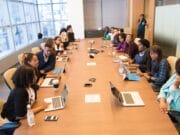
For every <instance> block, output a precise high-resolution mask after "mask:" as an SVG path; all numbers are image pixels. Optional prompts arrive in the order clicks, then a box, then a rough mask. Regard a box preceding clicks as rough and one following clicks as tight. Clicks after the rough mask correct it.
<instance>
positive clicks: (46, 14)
mask: <svg viewBox="0 0 180 135" xmlns="http://www.w3.org/2000/svg"><path fill="white" fill-rule="evenodd" d="M38 8H39V13H40V14H39V19H40V21H52V9H51V5H50V4H47V5H39V7H38Z"/></svg>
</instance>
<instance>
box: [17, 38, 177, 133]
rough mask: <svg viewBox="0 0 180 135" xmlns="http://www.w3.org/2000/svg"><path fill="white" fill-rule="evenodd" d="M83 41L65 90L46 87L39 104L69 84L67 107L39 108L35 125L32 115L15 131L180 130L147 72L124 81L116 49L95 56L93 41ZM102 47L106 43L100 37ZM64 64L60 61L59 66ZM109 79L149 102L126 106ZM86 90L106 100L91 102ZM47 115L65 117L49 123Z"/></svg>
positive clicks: (69, 65)
mask: <svg viewBox="0 0 180 135" xmlns="http://www.w3.org/2000/svg"><path fill="white" fill-rule="evenodd" d="M89 40H90V39H85V40H81V41H80V42H79V43H78V44H79V45H78V49H77V50H76V49H74V50H72V53H71V54H69V57H70V61H69V62H67V66H66V73H65V74H63V75H62V79H61V82H60V86H59V90H58V91H57V92H54V90H53V88H40V90H39V91H38V98H37V102H36V106H38V105H41V103H42V102H43V100H44V98H47V97H52V96H58V95H60V94H61V92H62V89H63V85H64V84H65V83H66V84H67V86H68V88H69V95H68V100H67V103H66V107H65V108H64V109H62V110H56V111H51V112H44V111H42V112H39V113H38V114H36V115H35V120H36V125H35V126H33V127H29V126H28V125H27V121H26V119H24V120H22V121H21V123H22V125H21V126H20V127H19V128H18V129H17V130H16V131H15V135H50V134H52V135H59V134H63V135H99V134H102V135H178V132H177V130H176V129H175V127H174V125H173V123H172V122H171V120H170V118H169V117H168V115H167V114H163V113H161V112H160V109H159V105H158V102H157V100H156V96H157V94H156V93H154V92H153V90H152V88H151V87H150V85H149V84H148V82H147V81H146V80H145V78H144V77H141V80H140V81H123V79H122V76H121V75H120V74H119V73H118V68H119V64H118V63H114V62H113V56H110V55H109V52H110V51H111V50H112V49H110V48H103V50H104V52H101V53H99V54H97V55H96V56H95V58H94V59H90V58H89V56H88V53H87V52H88V50H87V48H88V47H90V45H89V43H88V41H89ZM94 40H95V45H93V47H94V48H96V49H102V48H101V47H100V46H101V45H102V44H103V43H104V42H103V41H102V40H101V39H98V38H95V39H94ZM87 62H96V66H87V65H86V63H87ZM63 65H64V63H62V62H57V63H56V67H62V66H63ZM90 78H96V82H94V83H93V86H92V87H89V88H86V87H84V84H85V83H88V82H89V81H88V80H89V79H90ZM109 81H111V82H112V83H113V84H114V85H115V86H116V87H117V88H118V89H119V90H120V91H138V92H139V94H140V96H141V97H142V99H143V101H144V103H145V106H143V107H122V106H120V104H119V103H118V101H117V100H116V99H115V98H114V97H113V96H112V94H111V91H110V87H109ZM86 94H99V95H100V97H101V102H100V103H85V95H86ZM46 115H56V116H58V117H59V119H58V121H56V122H46V121H44V117H45V116H46Z"/></svg>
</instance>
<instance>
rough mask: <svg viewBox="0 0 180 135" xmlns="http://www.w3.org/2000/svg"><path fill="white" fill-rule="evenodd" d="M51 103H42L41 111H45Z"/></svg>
mask: <svg viewBox="0 0 180 135" xmlns="http://www.w3.org/2000/svg"><path fill="white" fill-rule="evenodd" d="M50 104H51V103H46V102H43V103H42V105H41V107H42V109H46V108H47V107H48V106H49V105H50Z"/></svg>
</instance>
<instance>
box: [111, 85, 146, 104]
mask: <svg viewBox="0 0 180 135" xmlns="http://www.w3.org/2000/svg"><path fill="white" fill-rule="evenodd" d="M109 84H110V88H111V92H112V94H113V96H114V97H115V98H117V99H118V101H119V102H120V104H121V105H122V106H144V102H143V100H142V98H141V96H140V95H139V93H138V92H137V91H134V92H128V91H127V92H119V91H118V89H117V88H116V87H115V86H114V85H113V84H112V83H111V82H109Z"/></svg>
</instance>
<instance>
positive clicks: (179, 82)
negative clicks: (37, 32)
mask: <svg viewBox="0 0 180 135" xmlns="http://www.w3.org/2000/svg"><path fill="white" fill-rule="evenodd" d="M174 88H175V89H179V88H180V76H177V77H176V81H175V82H174Z"/></svg>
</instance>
